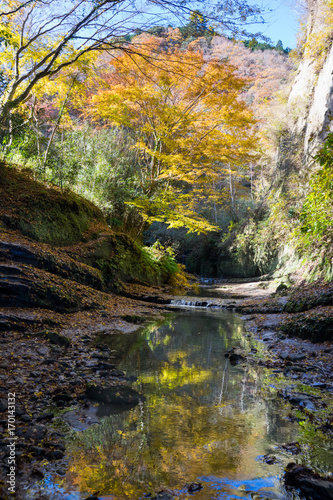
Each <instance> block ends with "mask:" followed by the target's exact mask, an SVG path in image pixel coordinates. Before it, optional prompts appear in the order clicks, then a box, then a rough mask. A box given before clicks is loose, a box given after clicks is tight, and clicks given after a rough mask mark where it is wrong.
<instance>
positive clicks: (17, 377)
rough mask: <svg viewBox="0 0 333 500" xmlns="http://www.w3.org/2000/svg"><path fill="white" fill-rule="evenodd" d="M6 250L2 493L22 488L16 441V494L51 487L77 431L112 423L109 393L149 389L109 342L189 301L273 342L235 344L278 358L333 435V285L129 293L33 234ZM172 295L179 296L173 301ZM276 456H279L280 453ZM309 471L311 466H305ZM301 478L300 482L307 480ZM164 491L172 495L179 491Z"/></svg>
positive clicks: (0, 332)
mask: <svg viewBox="0 0 333 500" xmlns="http://www.w3.org/2000/svg"><path fill="white" fill-rule="evenodd" d="M1 252H2V253H1ZM0 257H1V259H2V264H1V266H0V274H1V276H0V278H1V280H0V286H1V291H2V297H3V302H2V307H1V309H0V344H1V353H2V355H1V362H0V412H1V413H0V427H1V431H2V435H3V439H2V441H1V442H0V460H1V471H2V476H1V483H0V487H1V488H2V491H1V498H4V499H5V498H12V495H10V491H9V490H8V487H9V486H10V483H8V478H9V480H11V478H13V477H14V475H13V474H12V476H10V474H11V472H12V471H13V469H11V464H10V459H11V457H12V455H11V453H12V449H11V448H10V447H9V446H8V444H9V443H12V444H14V447H13V448H15V461H14V465H15V481H14V482H15V495H16V497H17V498H20V499H24V498H25V497H26V494H27V491H28V490H29V489H31V488H33V491H34V493H33V495H34V496H33V497H30V498H36V499H37V498H39V499H43V498H45V499H48V498H51V497H50V496H47V495H46V496H45V492H43V493H42V492H41V491H42V490H41V491H40V492H39V490H38V484H39V482H40V481H42V480H43V478H45V477H46V476H47V475H48V474H54V475H55V476H57V477H64V476H65V474H66V470H67V467H68V455H67V451H66V439H67V435H68V432H69V430H70V429H74V430H78V431H81V430H85V429H88V428H89V427H91V425H92V424H94V423H96V422H100V416H99V415H98V414H97V412H96V410H95V409H94V408H95V405H96V404H97V403H99V405H105V407H106V412H107V413H108V414H110V413H112V411H114V412H121V411H122V410H124V409H126V408H130V407H132V406H133V405H136V404H138V403H139V402H140V401H142V399H143V398H144V394H142V393H140V391H138V390H137V389H134V388H133V387H132V383H133V382H135V376H131V375H128V374H127V373H126V372H124V371H123V370H122V369H119V367H118V363H117V357H116V353H115V350H114V349H113V348H112V341H111V342H105V336H106V337H107V338H109V339H112V338H113V336H117V335H119V334H121V333H124V334H126V333H131V332H135V331H136V330H137V329H138V328H140V327H141V326H142V325H143V324H144V323H145V322H147V321H151V320H152V319H154V321H159V320H160V319H161V318H162V317H163V316H164V315H165V314H166V313H167V311H168V310H169V311H170V310H175V309H177V308H181V307H182V306H184V305H186V301H187V302H191V301H192V305H195V306H199V307H202V308H207V307H208V308H211V309H214V308H225V309H232V310H235V311H237V312H238V313H240V314H241V315H242V319H243V320H244V321H245V324H246V327H247V334H246V335H247V336H249V339H250V338H254V339H257V340H260V342H262V343H263V344H264V345H265V346H266V349H265V350H264V351H261V352H260V353H259V354H260V355H259V354H258V353H256V352H255V350H252V352H251V353H250V354H249V352H248V351H243V350H242V349H240V348H237V349H235V350H232V348H231V352H226V353H225V354H227V355H228V356H229V357H231V356H232V355H233V354H236V357H234V358H233V359H234V361H235V362H236V363H247V362H248V361H249V362H250V363H255V364H258V365H261V366H263V367H266V368H268V369H269V370H270V374H271V375H272V384H273V385H275V386H276V387H277V397H280V398H282V399H284V400H285V401H286V403H287V404H288V405H290V419H296V420H297V419H298V420H300V421H304V422H305V423H306V424H308V423H309V425H310V426H312V427H311V429H312V430H313V432H320V433H324V434H325V435H326V436H328V437H330V436H331V435H332V428H333V422H332V412H331V407H330V399H331V394H332V391H333V350H332V345H331V342H330V339H331V336H330V332H331V330H330V328H331V326H330V325H331V317H332V316H331V307H332V306H331V305H330V304H331V303H330V300H331V298H330V297H331V296H332V294H331V293H330V290H331V289H330V287H327V288H325V289H320V293H319V292H318V290H317V291H316V290H314V289H313V287H308V288H307V287H303V289H302V293H301V296H300V297H299V298H298V297H297V292H295V293H294V294H293V295H291V296H290V295H289V296H282V297H279V296H275V297H272V289H269V288H265V287H266V285H265V284H263V283H260V282H257V283H256V284H253V283H235V284H232V283H224V284H223V285H222V286H223V287H224V289H222V291H221V292H222V293H221V298H214V297H213V298H212V297H208V298H206V299H205V298H203V299H199V298H198V297H194V298H192V299H191V298H184V297H178V298H176V299H174V297H172V296H171V295H170V294H168V293H166V291H164V293H161V290H159V289H157V288H155V289H152V288H147V287H142V286H139V285H125V286H124V287H123V290H122V292H121V293H122V294H119V293H118V294H114V293H113V292H112V291H111V290H103V289H102V288H103V286H102V282H101V281H100V277H99V274H98V272H96V271H95V270H94V269H91V268H89V267H87V266H86V265H85V264H84V263H81V262H77V261H75V260H73V259H72V258H71V257H69V256H68V255H62V254H60V253H57V252H55V253H54V254H53V255H51V254H50V253H49V252H48V251H46V250H43V251H41V249H40V247H36V248H35V247H34V246H33V245H32V244H31V243H29V242H27V240H24V239H19V240H17V239H16V240H15V241H11V240H10V239H9V240H7V241H5V242H4V243H3V244H2V246H1V248H0ZM59 269H60V271H59ZM87 280H88V281H87ZM223 292H224V293H225V297H223ZM314 296H315V300H314V298H313V297H314ZM172 300H175V301H176V302H174V305H173V306H172V305H171V306H168V304H170V303H171V301H172ZM182 302H183V303H182ZM184 302H185V304H184ZM300 304H301V305H300ZM187 305H191V304H187ZM53 306H54V307H53ZM318 332H319V333H318ZM291 334H292V335H298V336H299V338H295V337H291ZM300 337H303V338H300ZM313 341H315V342H313ZM231 347H232V346H231ZM229 351H230V349H229ZM237 356H238V357H237ZM249 356H250V358H249ZM230 361H232V358H230ZM280 378H281V380H280ZM282 378H283V381H282ZM13 395H14V396H13ZM102 414H103V412H102ZM9 423H10V424H11V426H9ZM10 432H13V434H10ZM11 438H12V439H11ZM269 460H271V461H272V462H274V458H272V457H270V456H268V457H267V463H269ZM290 470H291V469H290ZM302 473H304V474H305V476H306V475H309V474H310V473H309V472H306V471H305V472H304V471H303V472H302V471H301V472H300V471H299V470H298V471H297V474H298V475H299V474H301V475H302ZM310 475H311V474H310ZM291 476H292V475H291V474H289V476H288V478H289V479H288V481H289V483H290V484H292V482H291V479H290V478H291ZM317 480H319V482H320V487H321V488H322V487H324V486H325V485H324V486H323V484H322V482H321V481H324V479H322V478H320V477H319V479H318V478H317ZM297 481H298V480H295V482H294V486H295V487H297V488H299V482H297ZM310 482H311V481H310ZM191 484H192V483H191ZM193 484H195V483H193ZM328 486H329V485H327V484H326V487H324V492H325V493H324V494H326V495H329V494H330V493H328V491H329V487H328ZM325 488H326V489H325ZM43 491H44V490H43ZM318 491H319V490H318ZM191 493H193V492H191ZM320 494H322V493H320ZM43 495H44V496H43ZM161 495H162V496H160V497H159V498H163V495H164V497H165V498H172V494H171V493H165V492H164V493H161ZM166 495H169V496H166ZM318 495H319V493H318ZM314 498H330V497H329V496H327V497H320V496H317V497H314Z"/></svg>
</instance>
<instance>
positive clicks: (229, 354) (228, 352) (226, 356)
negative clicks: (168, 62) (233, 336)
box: [224, 347, 235, 358]
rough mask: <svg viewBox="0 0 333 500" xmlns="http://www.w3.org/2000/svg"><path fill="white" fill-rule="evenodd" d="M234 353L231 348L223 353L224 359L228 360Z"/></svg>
mask: <svg viewBox="0 0 333 500" xmlns="http://www.w3.org/2000/svg"><path fill="white" fill-rule="evenodd" d="M234 352H235V348H234V347H232V348H231V349H229V350H228V351H227V352H226V353H225V355H224V357H225V358H230V356H231V354H233V353H234Z"/></svg>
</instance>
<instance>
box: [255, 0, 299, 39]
mask: <svg viewBox="0 0 333 500" xmlns="http://www.w3.org/2000/svg"><path fill="white" fill-rule="evenodd" d="M251 3H252V2H251ZM254 3H255V2H254ZM258 4H259V5H260V6H261V7H263V8H264V9H265V8H266V10H271V12H269V13H267V14H266V15H265V18H266V19H267V23H266V24H256V25H253V26H249V27H247V29H248V31H251V30H253V31H254V32H257V31H260V32H262V33H263V34H264V35H265V36H268V37H269V38H270V39H271V40H272V42H273V43H274V44H276V43H277V42H278V40H281V41H282V43H283V46H284V48H286V47H290V48H294V47H295V46H296V35H297V32H298V20H299V17H300V15H301V12H300V10H301V8H300V7H299V5H297V4H299V2H298V1H297V0H296V1H294V2H293V3H292V0H285V1H279V0H269V1H266V2H264V3H262V4H261V3H259V2H258Z"/></svg>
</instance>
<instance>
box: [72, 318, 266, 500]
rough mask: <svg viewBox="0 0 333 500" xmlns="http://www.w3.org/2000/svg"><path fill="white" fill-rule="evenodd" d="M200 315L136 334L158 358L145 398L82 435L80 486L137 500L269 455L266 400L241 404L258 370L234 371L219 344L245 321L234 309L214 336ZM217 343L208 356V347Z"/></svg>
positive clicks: (238, 470) (145, 379)
mask: <svg viewBox="0 0 333 500" xmlns="http://www.w3.org/2000/svg"><path fill="white" fill-rule="evenodd" d="M204 319H205V318H204ZM206 319H207V318H206ZM201 320H202V318H201V317H199V316H195V317H193V316H192V317H191V315H190V314H188V315H184V316H183V317H182V318H181V322H180V324H178V326H177V324H176V323H174V325H176V327H175V331H174V334H173V335H171V326H172V325H171V324H168V321H167V322H163V324H160V325H150V326H149V328H147V329H146V330H145V331H144V332H143V333H142V337H140V338H141V340H140V339H139V337H138V338H137V345H138V348H140V349H143V351H142V352H143V353H144V356H145V357H148V356H149V355H150V356H151V359H152V360H153V361H155V365H153V366H154V369H153V370H152V371H150V368H149V369H148V371H146V372H143V373H142V374H141V377H140V384H142V387H143V392H144V393H145V395H146V396H147V400H146V401H145V402H144V403H142V404H141V405H139V406H137V407H136V408H134V409H133V410H131V411H130V412H128V413H126V414H122V415H114V416H112V417H108V418H105V419H104V420H103V423H102V424H101V425H100V426H93V427H92V428H90V429H89V430H88V431H86V432H85V433H82V434H79V435H78V436H77V438H76V440H75V441H74V443H73V446H72V452H73V461H72V466H71V477H70V480H71V481H72V482H74V483H75V484H76V485H77V487H78V489H80V490H81V491H84V492H86V491H97V490H99V491H100V492H101V493H104V494H107V493H108V494H112V495H116V496H117V498H118V499H123V498H124V499H131V500H134V499H137V498H139V497H140V496H142V495H143V494H144V493H145V492H147V491H151V490H153V489H155V488H157V487H159V486H161V485H165V486H169V487H171V488H181V487H183V486H184V484H185V483H186V482H189V481H195V480H197V478H198V476H203V475H206V476H210V475H213V476H219V477H223V476H227V477H231V478H237V477H249V475H248V471H249V460H248V457H250V461H251V463H254V464H257V462H255V461H254V460H253V459H254V457H255V456H256V455H258V454H264V453H263V451H264V447H265V443H266V442H265V441H264V440H263V439H261V438H260V436H261V435H263V434H265V433H266V432H265V430H266V427H267V419H268V417H267V409H266V406H265V404H264V403H263V404H262V405H261V406H260V405H256V406H251V407H250V409H249V408H248V407H247V405H246V404H243V403H244V401H245V400H246V398H247V397H251V398H255V397H256V396H257V394H258V393H259V392H260V384H259V381H258V375H257V372H256V371H255V370H254V368H252V367H251V366H248V367H247V369H246V370H245V371H243V370H242V369H241V368H240V367H238V368H236V369H234V370H233V373H232V377H230V378H229V376H228V373H229V371H230V369H231V368H230V364H229V361H226V360H225V358H224V356H223V352H222V351H221V352H220V351H218V349H219V348H221V349H225V348H228V347H229V345H234V342H235V341H236V340H237V339H238V340H239V336H240V333H241V332H239V331H238V329H239V328H241V323H240V321H239V320H238V319H237V318H235V316H234V315H230V316H228V315H226V318H225V321H223V322H216V323H212V325H213V326H212V328H213V330H214V335H213V336H212V337H210V334H209V332H205V330H204V329H205V325H207V322H206V323H205V321H203V320H202V324H201V323H200V321H201ZM194 325H195V326H194ZM178 328H180V331H182V332H183V333H184V334H185V340H184V338H183V339H182V338H181V336H180V335H178V334H177V332H178ZM194 331H195V332H196V334H195V335H192V332H194ZM198 331H199V332H200V331H201V333H202V335H198ZM204 333H205V335H204ZM186 335H187V336H186ZM142 339H144V342H143V343H142ZM214 339H215V342H216V343H215V344H214V343H213V344H211V345H210V342H211V340H214ZM218 339H222V340H221V342H220V341H219V340H218ZM166 346H168V347H166ZM214 346H215V347H216V353H215V356H210V357H209V361H208V360H206V359H205V358H204V352H206V351H207V352H208V351H210V349H211V348H212V349H213V350H214V349H215V347H214ZM223 346H224V347H223ZM158 349H159V350H160V351H159V352H158ZM198 349H199V351H198ZM205 349H206V351H205ZM157 352H158V356H157ZM198 352H200V354H199V360H200V361H199V362H198V358H197V353H198ZM165 354H167V358H168V362H166V361H163V359H166V355H165ZM221 358H222V359H223V360H224V361H225V363H226V364H225V370H224V371H223V370H222V372H223V373H222V372H221ZM156 360H158V361H156ZM195 360H196V361H195ZM148 365H149V363H148ZM222 365H223V363H222ZM149 366H150V365H149ZM258 384H259V385H258ZM255 466H256V465H254V467H255ZM257 467H259V466H258V465H257ZM251 472H253V470H252V471H251Z"/></svg>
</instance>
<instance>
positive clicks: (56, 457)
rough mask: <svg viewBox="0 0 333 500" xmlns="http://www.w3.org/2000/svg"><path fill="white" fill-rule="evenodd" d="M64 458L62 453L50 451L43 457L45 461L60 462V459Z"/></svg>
mask: <svg viewBox="0 0 333 500" xmlns="http://www.w3.org/2000/svg"><path fill="white" fill-rule="evenodd" d="M63 457H64V453H63V452H62V451H60V450H51V451H48V452H47V453H46V455H45V458H46V459H47V460H50V461H51V460H60V459H61V458H63Z"/></svg>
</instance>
